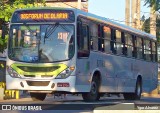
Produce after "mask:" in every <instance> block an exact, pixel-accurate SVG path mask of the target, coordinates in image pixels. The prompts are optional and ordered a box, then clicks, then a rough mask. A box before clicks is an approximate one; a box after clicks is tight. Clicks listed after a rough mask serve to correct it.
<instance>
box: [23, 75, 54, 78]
mask: <svg viewBox="0 0 160 113" xmlns="http://www.w3.org/2000/svg"><path fill="white" fill-rule="evenodd" d="M24 77H39V76H36V75H24ZM40 77H41V78H48V77H53V75H47V76H46V75H41V76H40Z"/></svg>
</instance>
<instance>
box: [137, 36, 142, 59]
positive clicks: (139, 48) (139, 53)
mask: <svg viewBox="0 0 160 113" xmlns="http://www.w3.org/2000/svg"><path fill="white" fill-rule="evenodd" d="M142 45H143V42H142V38H140V37H137V58H138V59H143V47H142Z"/></svg>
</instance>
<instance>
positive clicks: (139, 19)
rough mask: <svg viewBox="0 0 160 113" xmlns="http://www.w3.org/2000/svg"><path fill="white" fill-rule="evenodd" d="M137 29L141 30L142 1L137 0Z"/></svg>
mask: <svg viewBox="0 0 160 113" xmlns="http://www.w3.org/2000/svg"><path fill="white" fill-rule="evenodd" d="M136 24H137V26H136V28H137V29H140V30H141V0H137V21H136Z"/></svg>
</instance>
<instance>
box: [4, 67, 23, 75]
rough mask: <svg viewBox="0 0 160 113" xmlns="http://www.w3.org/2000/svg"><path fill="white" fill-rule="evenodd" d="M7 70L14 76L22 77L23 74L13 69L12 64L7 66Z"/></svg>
mask: <svg viewBox="0 0 160 113" xmlns="http://www.w3.org/2000/svg"><path fill="white" fill-rule="evenodd" d="M7 72H8V74H9V75H10V76H11V77H14V78H20V77H21V76H20V75H19V74H18V73H17V72H16V71H15V70H13V69H12V68H11V67H10V66H7Z"/></svg>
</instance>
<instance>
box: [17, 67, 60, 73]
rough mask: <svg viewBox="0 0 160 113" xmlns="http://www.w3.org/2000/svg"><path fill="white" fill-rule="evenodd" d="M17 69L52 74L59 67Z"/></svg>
mask: <svg viewBox="0 0 160 113" xmlns="http://www.w3.org/2000/svg"><path fill="white" fill-rule="evenodd" d="M17 67H18V68H20V69H21V70H23V71H25V72H53V71H55V70H57V69H58V68H60V66H52V67H31V66H17Z"/></svg>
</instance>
